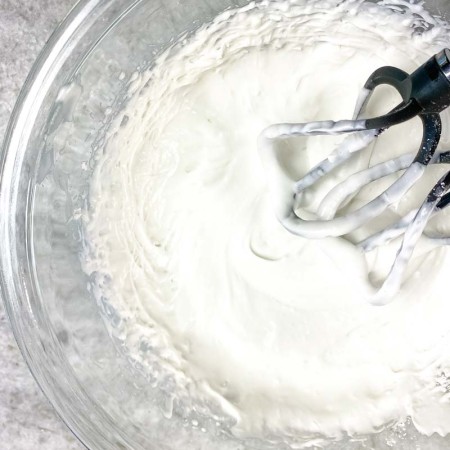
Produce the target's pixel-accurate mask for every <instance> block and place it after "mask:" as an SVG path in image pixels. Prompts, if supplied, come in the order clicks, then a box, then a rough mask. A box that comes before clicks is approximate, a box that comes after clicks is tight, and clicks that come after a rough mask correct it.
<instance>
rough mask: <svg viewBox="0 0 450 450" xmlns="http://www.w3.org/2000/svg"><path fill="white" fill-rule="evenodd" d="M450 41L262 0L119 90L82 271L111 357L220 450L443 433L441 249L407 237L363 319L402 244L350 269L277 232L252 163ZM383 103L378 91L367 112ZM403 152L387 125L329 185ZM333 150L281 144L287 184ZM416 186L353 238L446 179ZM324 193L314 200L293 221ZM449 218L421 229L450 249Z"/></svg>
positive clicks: (422, 28)
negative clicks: (400, 266)
mask: <svg viewBox="0 0 450 450" xmlns="http://www.w3.org/2000/svg"><path fill="white" fill-rule="evenodd" d="M449 36H450V35H449V34H448V28H447V27H446V25H445V24H443V23H441V22H439V21H437V20H436V19H434V18H432V17H431V16H429V15H428V14H426V12H425V11H424V10H423V9H422V8H421V7H420V6H418V5H409V4H407V3H404V2H401V1H400V0H396V2H395V4H394V6H393V7H392V8H390V7H387V6H386V5H383V4H381V5H377V4H373V3H364V2H362V1H350V0H349V1H340V2H338V1H331V0H329V1H325V0H316V1H311V0H308V1H306V0H304V1H301V0H298V1H278V2H267V1H264V2H262V3H258V4H253V3H252V4H250V5H249V6H247V7H245V8H242V9H237V10H231V11H226V12H224V13H223V14H222V15H220V16H219V17H217V18H216V19H215V20H214V21H213V22H212V23H210V24H208V25H207V26H204V27H202V28H201V29H200V30H198V31H197V32H196V33H195V34H193V35H192V36H190V37H188V38H185V39H184V40H183V41H180V42H179V43H177V44H176V45H175V46H173V47H172V48H170V49H169V50H167V51H166V52H165V53H164V54H163V55H162V56H161V57H160V58H159V59H158V61H157V62H156V64H155V66H154V67H153V68H152V69H151V70H150V71H149V72H148V73H146V74H143V75H140V76H139V78H138V79H137V80H135V81H134V84H133V92H135V95H134V96H133V98H132V99H131V101H130V102H129V105H128V106H127V108H126V111H125V112H124V117H123V118H121V120H120V121H119V122H118V123H117V126H116V127H115V128H114V130H112V132H111V134H110V138H109V140H108V142H107V144H106V146H105V148H104V151H103V153H102V154H101V155H99V156H98V160H97V162H96V169H95V173H94V177H93V179H92V183H91V191H90V206H89V210H88V212H87V219H86V223H85V230H86V236H87V240H88V245H89V248H90V256H89V260H88V261H87V262H86V271H87V272H88V273H90V274H92V277H93V279H94V280H95V283H94V284H95V292H96V294H97V296H98V298H99V299H100V298H101V300H102V302H106V303H107V304H108V308H111V309H113V310H114V311H115V314H116V315H117V317H118V324H117V323H116V325H117V328H116V331H115V333H116V334H117V335H118V336H119V337H120V339H121V340H122V342H123V343H124V345H125V347H126V348H127V352H128V353H129V354H130V355H131V356H132V358H133V359H134V360H136V361H138V362H139V363H140V365H141V367H143V368H144V370H146V371H148V373H149V374H150V373H151V374H152V377H153V378H154V379H156V380H159V379H163V378H164V379H167V377H169V378H170V379H171V380H173V381H174V387H173V392H174V396H175V397H176V398H179V399H181V400H180V401H182V399H185V398H190V399H195V402H198V404H202V405H209V406H210V407H211V408H212V409H214V408H218V409H220V410H221V411H223V413H224V414H225V415H226V416H227V417H230V418H231V421H232V427H231V431H232V433H234V434H235V435H237V436H280V437H283V436H287V437H292V436H294V437H295V436H315V435H322V436H326V437H332V438H339V437H342V436H344V435H346V434H350V435H358V434H365V433H372V432H375V431H377V430H379V429H380V427H383V426H386V425H388V424H392V423H396V422H398V421H400V420H403V419H405V418H406V417H408V416H409V417H411V418H412V420H413V422H414V424H415V426H416V427H417V429H418V430H419V431H420V432H422V433H424V434H431V433H434V432H437V433H440V434H446V433H448V432H449V431H450V398H449V394H448V392H447V385H446V383H444V382H440V383H437V382H436V380H437V377H439V379H440V380H442V379H446V376H447V374H448V375H449V376H450V345H449V344H450V321H449V317H450V301H449V300H448V294H447V292H448V282H447V278H448V273H450V249H448V248H447V247H442V246H435V245H433V244H432V243H430V242H429V241H428V240H427V239H426V238H425V237H424V238H422V239H421V242H420V243H419V244H420V245H419V247H418V248H417V249H416V252H415V254H414V258H413V260H412V262H411V264H410V265H409V268H408V273H407V277H406V278H405V280H404V283H403V285H402V287H401V290H400V292H399V294H398V295H397V297H396V298H395V301H393V302H392V303H391V304H389V305H387V306H383V307H375V306H372V305H370V304H369V303H368V302H367V301H366V299H367V297H368V296H369V295H371V292H372V290H373V283H374V282H376V281H377V280H379V279H382V278H383V276H385V274H386V273H387V271H388V270H389V268H390V263H391V262H392V259H393V256H394V255H395V253H396V251H397V250H398V245H399V241H398V240H397V241H394V242H392V243H390V244H389V245H387V246H383V247H382V248H380V249H376V250H374V251H372V252H369V253H366V254H365V253H363V252H362V251H361V250H360V249H359V248H357V247H356V246H355V245H353V244H352V243H351V241H349V240H344V239H342V238H328V239H323V240H309V239H304V238H301V237H298V236H294V235H292V234H290V233H289V232H288V231H286V230H285V229H284V227H283V226H282V225H281V224H280V223H279V222H278V220H277V218H276V215H275V213H274V209H273V205H272V204H271V201H270V195H269V191H270V189H269V186H268V183H269V181H270V180H269V179H268V177H267V173H266V171H265V169H264V167H263V164H262V162H261V159H260V156H259V154H258V151H257V139H258V135H259V134H260V133H261V131H262V130H263V129H265V128H266V127H268V126H269V125H271V124H273V123H284V122H308V121H313V120H324V119H332V120H339V119H346V118H348V119H349V118H351V116H352V113H353V110H354V107H355V103H356V101H357V98H358V95H359V92H360V90H361V88H362V86H363V85H364V82H365V81H366V79H367V77H368V76H369V75H370V74H371V73H372V72H373V71H374V70H375V69H377V68H379V67H381V66H384V65H395V66H397V67H399V68H401V69H403V70H406V71H408V72H412V71H413V70H414V69H415V68H417V67H418V66H419V65H421V64H422V63H423V62H424V61H426V60H427V59H428V58H429V57H430V56H432V55H433V54H435V53H436V52H437V51H439V50H440V49H442V48H443V47H446V46H449V45H450V37H449ZM398 101H399V97H398V95H397V94H396V93H395V92H394V91H393V90H391V89H390V88H381V89H380V91H379V93H377V95H376V96H375V97H374V99H373V100H372V101H371V104H370V107H369V110H368V114H370V115H374V114H378V113H383V112H386V111H388V110H389V109H391V108H392V107H393V106H395V105H396V104H397V103H398ZM447 120H448V116H447V115H445V117H444V122H446V121H447ZM420 137H421V126H420V122H419V121H418V120H417V121H416V120H413V121H410V122H408V123H406V124H403V125H400V126H397V127H394V128H393V129H392V130H389V131H388V132H386V133H385V134H384V135H382V136H381V137H380V138H379V139H378V140H377V141H376V142H375V143H372V144H371V145H370V146H369V147H368V149H367V151H366V152H365V153H364V154H363V155H361V156H359V157H358V158H355V159H354V160H352V161H351V162H349V164H346V165H345V166H344V167H342V168H341V169H339V170H338V171H337V173H336V174H335V175H336V177H339V179H343V178H345V177H346V176H348V175H349V174H351V173H353V172H354V171H355V170H357V169H358V168H361V167H363V168H364V167H367V166H368V164H369V163H370V164H376V163H379V162H382V161H385V160H387V159H391V158H394V157H397V156H400V155H402V154H404V153H410V152H415V151H416V150H417V148H418V144H419V142H420ZM340 140H342V138H341V137H323V136H322V137H308V138H302V139H290V140H287V141H285V142H282V143H280V146H281V148H280V154H281V155H282V157H283V158H284V160H285V161H286V165H287V167H289V170H290V171H291V173H292V175H293V178H294V179H295V178H297V179H298V178H299V177H300V176H301V175H303V174H305V173H306V172H308V170H309V169H311V167H313V166H314V165H315V164H316V163H317V162H319V161H321V160H322V159H323V158H324V157H326V156H327V155H328V154H329V153H330V152H331V151H332V150H333V148H334V145H335V144H337V143H339V142H340ZM441 145H443V146H444V147H445V145H450V142H449V136H448V133H447V130H446V129H445V130H444V134H443V139H442V141H441ZM427 170H428V171H429V173H427V177H428V178H427V180H425V182H424V183H423V184H421V185H419V186H417V188H415V189H413V190H412V191H411V192H409V193H408V194H406V195H405V198H404V199H403V201H402V202H401V203H400V205H397V206H396V207H391V208H390V209H389V211H388V213H387V215H385V216H383V221H384V222H383V221H382V222H380V221H379V220H378V222H377V221H375V222H376V223H372V224H370V225H369V228H370V231H374V230H379V229H380V228H381V227H382V226H383V224H385V223H391V222H392V221H395V220H398V218H400V217H402V216H403V215H404V214H406V213H407V212H408V211H409V210H410V209H411V208H414V207H417V206H418V205H419V204H421V202H422V201H423V199H424V197H425V195H426V193H427V191H428V190H429V188H430V187H431V186H433V185H434V183H435V182H436V180H437V179H438V178H439V175H441V174H442V171H443V170H445V167H430V168H429V169H427ZM331 178H333V177H331ZM392 179H393V178H392V177H388V179H382V180H380V181H377V182H376V183H373V184H372V185H370V186H368V187H367V188H365V189H363V191H362V192H361V193H360V194H359V195H358V196H357V197H356V198H354V199H353V201H352V204H353V205H354V206H355V207H356V206H358V205H359V204H363V203H365V202H367V200H370V199H372V198H373V197H374V196H375V195H376V193H377V192H378V191H379V190H380V189H383V188H385V187H386V185H388V184H389V183H392ZM394 179H395V177H394ZM335 184H336V183H335V182H334V183H333V179H331V180H328V181H326V182H324V183H321V185H320V186H319V188H317V189H316V190H315V192H314V193H313V195H310V197H309V198H306V199H305V201H306V206H305V208H306V209H308V208H310V210H311V211H313V210H314V209H315V208H317V207H318V205H320V203H321V202H322V200H323V199H324V198H325V197H326V194H327V192H328V191H329V190H330V188H331V186H332V185H335ZM449 214H450V212H445V211H444V212H443V213H441V214H440V215H438V216H436V217H435V218H434V219H433V221H432V223H431V224H430V229H429V231H430V232H434V233H437V234H439V233H444V234H445V233H447V234H448V233H449V232H450V220H449V218H448V215H449ZM366 228H367V227H366ZM364 231H366V232H367V229H366V230H360V231H359V233H364Z"/></svg>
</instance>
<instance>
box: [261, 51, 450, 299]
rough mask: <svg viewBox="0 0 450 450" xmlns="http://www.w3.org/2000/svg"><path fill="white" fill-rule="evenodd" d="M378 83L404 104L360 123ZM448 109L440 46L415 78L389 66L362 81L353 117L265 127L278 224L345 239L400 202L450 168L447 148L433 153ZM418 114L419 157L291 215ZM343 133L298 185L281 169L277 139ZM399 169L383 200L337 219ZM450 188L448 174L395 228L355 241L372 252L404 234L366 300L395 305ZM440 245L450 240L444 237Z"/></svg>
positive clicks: (375, 170) (446, 55) (381, 169)
mask: <svg viewBox="0 0 450 450" xmlns="http://www.w3.org/2000/svg"><path fill="white" fill-rule="evenodd" d="M383 84H385V85H390V86H392V87H394V88H395V89H396V90H397V91H398V92H399V93H400V95H401V96H402V99H403V101H402V102H401V103H400V104H399V105H398V106H397V107H395V108H394V109H393V110H392V111H390V112H389V113H388V114H386V115H383V116H380V117H375V118H370V119H361V116H362V114H363V113H364V110H365V108H366V106H367V104H368V103H369V100H370V98H371V96H372V94H373V92H374V90H375V88H376V87H377V86H380V85H383ZM449 106H450V50H448V49H444V50H442V51H441V52H439V53H438V54H437V55H435V56H433V57H432V58H430V59H429V60H428V61H427V62H426V63H425V64H423V65H422V66H421V67H419V68H418V69H417V70H416V71H415V72H413V73H412V74H408V73H406V72H404V71H403V70H400V69H398V68H396V67H390V66H387V67H382V68H380V69H378V70H376V71H375V72H374V73H373V74H372V75H371V76H370V77H369V79H368V80H367V82H366V84H365V85H364V88H363V90H362V92H361V95H360V97H359V98H358V101H357V105H356V109H355V113H354V117H353V120H342V121H337V122H334V121H321V122H311V123H297V124H288V123H283V124H275V125H271V126H269V127H268V128H266V129H265V130H264V131H263V132H262V133H261V135H260V137H259V139H258V147H259V150H260V154H261V157H262V160H263V163H264V165H265V167H266V170H267V172H268V174H269V189H270V192H271V195H272V200H273V203H274V205H275V206H276V214H277V217H278V219H279V221H280V222H281V224H282V225H283V226H284V227H285V228H286V229H287V230H288V231H290V232H291V233H293V234H296V235H298V236H302V237H305V238H310V239H320V238H326V237H338V236H345V235H347V234H348V233H351V232H353V231H355V230H356V229H358V228H360V227H361V226H362V225H363V224H365V223H367V222H368V221H370V220H372V219H374V218H375V217H377V216H379V215H380V214H382V213H383V212H384V211H385V210H386V209H387V208H388V207H389V206H390V205H393V204H395V203H398V202H399V201H400V200H401V199H402V197H403V196H404V195H405V194H406V193H407V192H408V191H409V190H410V189H411V188H412V187H413V186H414V184H415V183H416V182H417V181H418V180H419V179H420V178H421V177H422V176H423V174H424V173H425V169H426V167H427V166H428V165H430V164H449V163H450V152H449V151H446V152H437V147H438V144H439V140H440V137H441V130H442V122H441V117H440V113H441V112H442V111H443V110H445V109H446V108H448V107H449ZM416 116H418V117H420V119H421V121H422V125H423V138H422V143H421V145H420V148H419V151H418V152H417V154H415V155H414V154H406V155H402V156H400V157H397V158H394V159H391V160H389V161H386V162H384V163H381V164H377V165H374V166H372V167H369V168H368V169H365V170H362V171H360V172H357V173H355V174H353V175H351V176H350V177H348V178H347V179H345V180H343V181H342V182H341V183H339V184H338V185H337V186H336V187H335V188H334V189H332V190H331V191H330V192H329V193H328V195H327V196H326V198H325V199H324V200H323V201H322V203H321V205H320V206H319V208H318V211H317V218H315V219H314V220H307V219H304V218H301V217H299V215H297V214H296V212H295V209H296V205H298V204H299V202H300V201H301V197H302V195H303V194H304V193H305V191H306V190H307V189H308V188H310V187H312V186H313V185H314V184H316V183H317V182H318V181H319V180H320V179H322V178H323V177H325V176H327V174H329V173H330V172H331V171H332V170H334V169H335V168H336V167H338V166H340V165H341V164H343V163H345V161H347V160H348V159H349V158H350V157H351V156H352V155H354V154H355V153H357V152H360V151H361V150H363V149H364V148H366V147H367V146H368V145H369V144H370V143H371V142H372V141H374V140H375V139H376V138H377V137H378V136H379V135H380V134H381V133H383V132H384V131H385V130H387V129H388V128H390V127H392V126H394V125H398V124H400V123H402V122H406V121H408V120H410V119H412V118H414V117H416ZM346 133H351V134H350V135H349V136H347V137H346V138H345V140H344V141H343V142H342V143H341V144H340V145H339V146H338V147H337V148H336V149H335V150H334V151H333V152H332V153H331V154H330V155H329V156H328V157H327V158H326V159H324V160H323V161H321V162H320V163H319V164H318V165H316V166H315V167H314V168H312V169H311V170H310V171H309V172H308V173H307V174H306V175H305V176H304V177H303V178H301V179H300V180H298V181H293V180H292V179H291V178H290V177H289V175H288V174H287V173H286V171H285V170H284V169H283V167H282V166H281V164H280V161H279V158H278V154H277V153H278V152H277V149H276V146H275V144H276V141H277V140H279V139H285V138H288V137H292V136H317V135H337V134H346ZM402 171H403V173H402V174H401V176H400V177H399V178H398V179H397V181H395V182H393V183H392V184H391V185H390V186H389V187H388V189H386V190H385V191H384V192H383V193H382V194H381V195H379V196H378V197H376V198H375V199H373V200H372V201H370V202H368V203H367V204H365V205H364V206H362V207H360V208H358V209H357V210H355V211H352V212H350V213H347V214H344V215H337V214H338V212H339V209H340V208H341V206H342V205H343V204H344V203H345V202H346V200H347V199H348V198H351V197H352V196H353V195H354V194H355V193H357V192H358V191H359V190H360V189H361V188H362V187H364V186H365V185H367V184H368V183H371V182H373V181H375V180H378V179H380V178H383V177H386V176H388V175H390V174H394V173H397V172H402ZM449 190H450V172H448V173H447V174H446V175H445V176H443V177H442V178H441V179H440V180H439V181H438V182H437V183H436V185H435V186H434V187H433V189H432V190H431V191H430V193H429V194H428V196H427V198H426V199H425V200H424V202H423V204H422V206H421V207H420V208H419V209H417V210H413V211H410V212H409V213H408V214H407V215H406V216H405V217H403V218H402V219H401V220H400V221H398V222H397V223H395V224H394V225H392V226H390V227H388V228H386V229H384V230H382V231H381V232H379V233H376V234H374V235H372V236H370V237H369V238H367V239H365V240H364V241H362V242H359V243H358V244H357V245H358V246H359V247H360V248H361V249H362V250H363V251H370V250H373V249H374V248H376V247H378V246H380V245H383V244H386V243H387V242H389V241H391V240H392V239H394V238H397V237H399V236H401V235H403V240H402V244H401V246H400V249H399V250H398V253H397V255H396V257H395V260H394V262H393V264H392V267H391V270H390V272H389V274H388V276H387V277H386V279H385V280H384V282H383V284H382V285H381V287H379V288H378V290H377V292H376V293H375V294H374V296H373V297H372V299H371V303H373V304H375V305H385V304H387V303H389V302H390V301H392V300H393V298H394V297H395V295H396V293H397V292H398V291H399V289H400V287H401V284H402V280H403V276H404V272H405V270H406V268H407V265H408V262H409V260H410V259H411V256H412V253H413V251H414V248H415V246H416V244H417V242H418V240H419V238H420V237H421V235H422V234H423V233H424V230H425V227H426V225H427V223H428V221H429V219H430V218H431V217H432V216H433V215H434V214H436V213H437V212H439V211H440V210H442V209H443V208H445V207H446V206H448V205H449V204H450V193H449ZM440 243H450V241H449V242H447V240H446V238H441V240H440Z"/></svg>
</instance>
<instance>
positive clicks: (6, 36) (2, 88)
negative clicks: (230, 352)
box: [0, 0, 84, 450]
mask: <svg viewBox="0 0 450 450" xmlns="http://www.w3.org/2000/svg"><path fill="white" fill-rule="evenodd" d="M75 3H76V0H0V142H2V141H3V135H4V133H5V130H6V125H7V122H8V118H9V115H10V113H11V110H12V108H13V106H14V102H15V99H16V97H17V95H18V93H19V90H20V87H21V85H22V84H23V82H24V80H25V78H26V76H27V73H28V71H29V70H30V68H31V65H32V64H33V61H34V60H35V59H36V56H37V55H38V53H39V51H40V50H41V48H42V47H43V46H44V44H45V42H46V40H47V39H48V37H49V36H50V34H51V33H52V31H53V30H54V28H55V27H56V26H57V24H58V22H59V21H60V20H61V19H63V17H64V16H65V15H66V13H67V12H68V11H69V10H70V8H71V7H72V6H73V5H74V4H75ZM82 448H84V446H82V445H81V444H80V443H79V442H78V441H77V440H76V439H75V438H74V437H73V435H72V434H71V433H70V431H69V430H68V429H67V427H66V426H65V425H64V424H63V423H62V422H61V420H60V419H59V418H58V417H57V416H56V414H55V412H54V410H53V408H52V406H51V405H50V404H49V403H48V401H47V400H46V398H45V397H44V395H43V394H42V393H41V391H40V390H39V388H38V386H37V384H36V382H35V381H34V379H33V377H32V376H31V374H30V372H29V371H28V368H27V367H26V364H25V362H24V361H23V359H22V356H21V354H20V352H19V350H18V348H17V345H16V342H15V341H14V338H13V335H12V332H11V330H10V327H9V323H8V319H7V317H6V315H5V310H4V307H3V303H2V302H1V301H0V449H1V450H28V449H33V450H41V449H45V450H80V449H82Z"/></svg>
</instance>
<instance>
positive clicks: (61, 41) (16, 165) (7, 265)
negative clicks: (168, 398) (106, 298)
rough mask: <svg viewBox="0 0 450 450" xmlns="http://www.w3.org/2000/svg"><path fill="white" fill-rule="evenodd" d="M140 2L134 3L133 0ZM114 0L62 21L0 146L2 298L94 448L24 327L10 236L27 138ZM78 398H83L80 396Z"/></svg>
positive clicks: (87, 2)
mask: <svg viewBox="0 0 450 450" xmlns="http://www.w3.org/2000/svg"><path fill="white" fill-rule="evenodd" d="M138 1H139V0H135V1H132V2H131V4H135V3H137V2H138ZM113 3H114V1H110V0H78V2H77V3H75V5H74V6H73V7H72V8H71V9H70V10H69V12H68V13H67V14H66V16H65V17H64V19H63V20H62V21H61V22H60V23H59V25H57V27H56V28H55V30H54V31H53V32H52V33H51V35H50V37H49V39H48V40H47V42H46V43H45V45H44V47H43V48H42V49H41V51H40V53H39V54H38V57H37V58H36V60H35V62H34V63H33V65H32V67H31V70H30V71H29V73H28V75H27V77H26V79H25V82H24V84H23V86H22V88H21V90H20V92H19V95H18V97H17V99H16V101H15V104H14V107H13V110H12V112H11V115H10V118H9V121H8V125H7V127H6V130H5V134H4V138H3V143H2V145H1V147H0V211H2V213H1V214H0V248H2V249H3V252H2V258H0V297H1V299H2V301H3V304H4V305H5V311H6V315H7V317H8V319H9V323H10V325H11V329H12V332H13V335H14V338H15V340H16V342H17V345H18V347H19V350H20V352H21V353H22V356H23V358H24V360H25V362H26V364H27V366H28V368H29V370H30V372H31V374H32V376H33V378H34V379H35V380H36V382H37V384H38V386H39V388H40V389H41V391H42V392H43V393H44V395H45V397H46V398H47V399H48V400H49V402H50V403H51V405H52V406H53V408H54V410H55V412H56V414H57V415H58V416H59V417H60V419H61V420H62V421H63V422H64V423H65V424H66V426H67V427H68V428H69V429H70V430H71V432H72V433H73V435H74V436H75V437H76V438H77V439H78V440H79V442H80V443H81V444H82V445H83V446H85V447H86V448H90V449H95V448H99V449H100V448H104V447H103V446H102V445H99V443H100V440H99V441H97V442H96V440H95V438H94V437H93V434H92V430H91V432H89V430H87V431H86V430H84V429H83V427H82V426H80V425H81V423H80V421H79V420H77V419H78V418H77V417H75V416H74V415H73V414H72V413H71V412H70V411H74V409H76V408H74V407H73V406H72V405H67V404H65V403H64V398H58V395H57V394H58V393H57V392H56V393H55V391H54V385H53V384H52V383H51V381H54V380H53V378H52V376H49V374H48V373H47V371H46V369H47V368H46V367H42V365H38V364H37V361H36V358H34V357H33V352H34V351H35V349H36V346H35V345H34V344H35V342H34V341H33V336H32V334H33V333H34V332H35V330H33V329H32V327H30V328H29V329H27V330H25V329H24V327H23V324H22V323H21V322H22V320H25V318H24V317H23V315H27V316H28V317H26V319H27V325H30V324H31V325H34V326H35V325H36V324H35V321H34V320H33V312H32V311H31V308H30V310H29V311H27V310H24V308H23V306H22V305H20V302H19V296H18V295H16V294H17V293H16V288H17V286H15V283H16V277H18V276H20V274H19V273H17V270H15V267H14V264H13V261H12V260H13V258H14V255H13V253H14V251H15V250H14V249H13V247H12V245H11V244H12V242H13V239H11V236H13V237H14V224H15V220H14V219H13V217H11V216H13V215H14V214H11V211H13V212H14V211H15V209H14V192H15V189H14V186H15V185H17V183H18V178H19V176H18V175H17V174H18V172H19V171H20V167H21V162H22V160H23V155H24V153H25V150H26V147H27V142H28V140H29V138H30V135H31V131H32V127H33V124H34V121H35V119H36V117H37V116H38V113H39V109H40V106H41V105H42V102H43V100H44V98H45V95H46V93H47V92H48V89H49V87H50V86H51V84H52V82H53V81H54V79H55V77H56V75H57V74H58V73H59V70H60V69H61V67H62V65H63V63H64V61H65V60H66V59H67V56H68V54H69V53H70V49H71V44H73V43H74V41H75V43H76V42H77V37H79V38H81V37H82V36H83V35H84V33H85V31H86V30H87V29H89V28H83V25H85V23H86V21H87V19H88V18H89V17H90V16H91V17H93V16H95V14H93V12H94V11H95V10H102V8H109V7H110V6H111V5H112V4H113ZM127 9H128V8H127ZM92 20H95V19H92ZM97 42H98V41H97ZM85 56H86V55H85ZM27 275H29V274H27ZM30 278H32V277H30ZM22 288H23V287H22ZM19 290H20V289H19ZM25 294H26V293H25ZM25 297H26V295H25ZM25 302H26V298H25ZM41 356H42V355H41ZM55 394H56V395H55ZM77 400H80V401H81V399H80V398H77Z"/></svg>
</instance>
